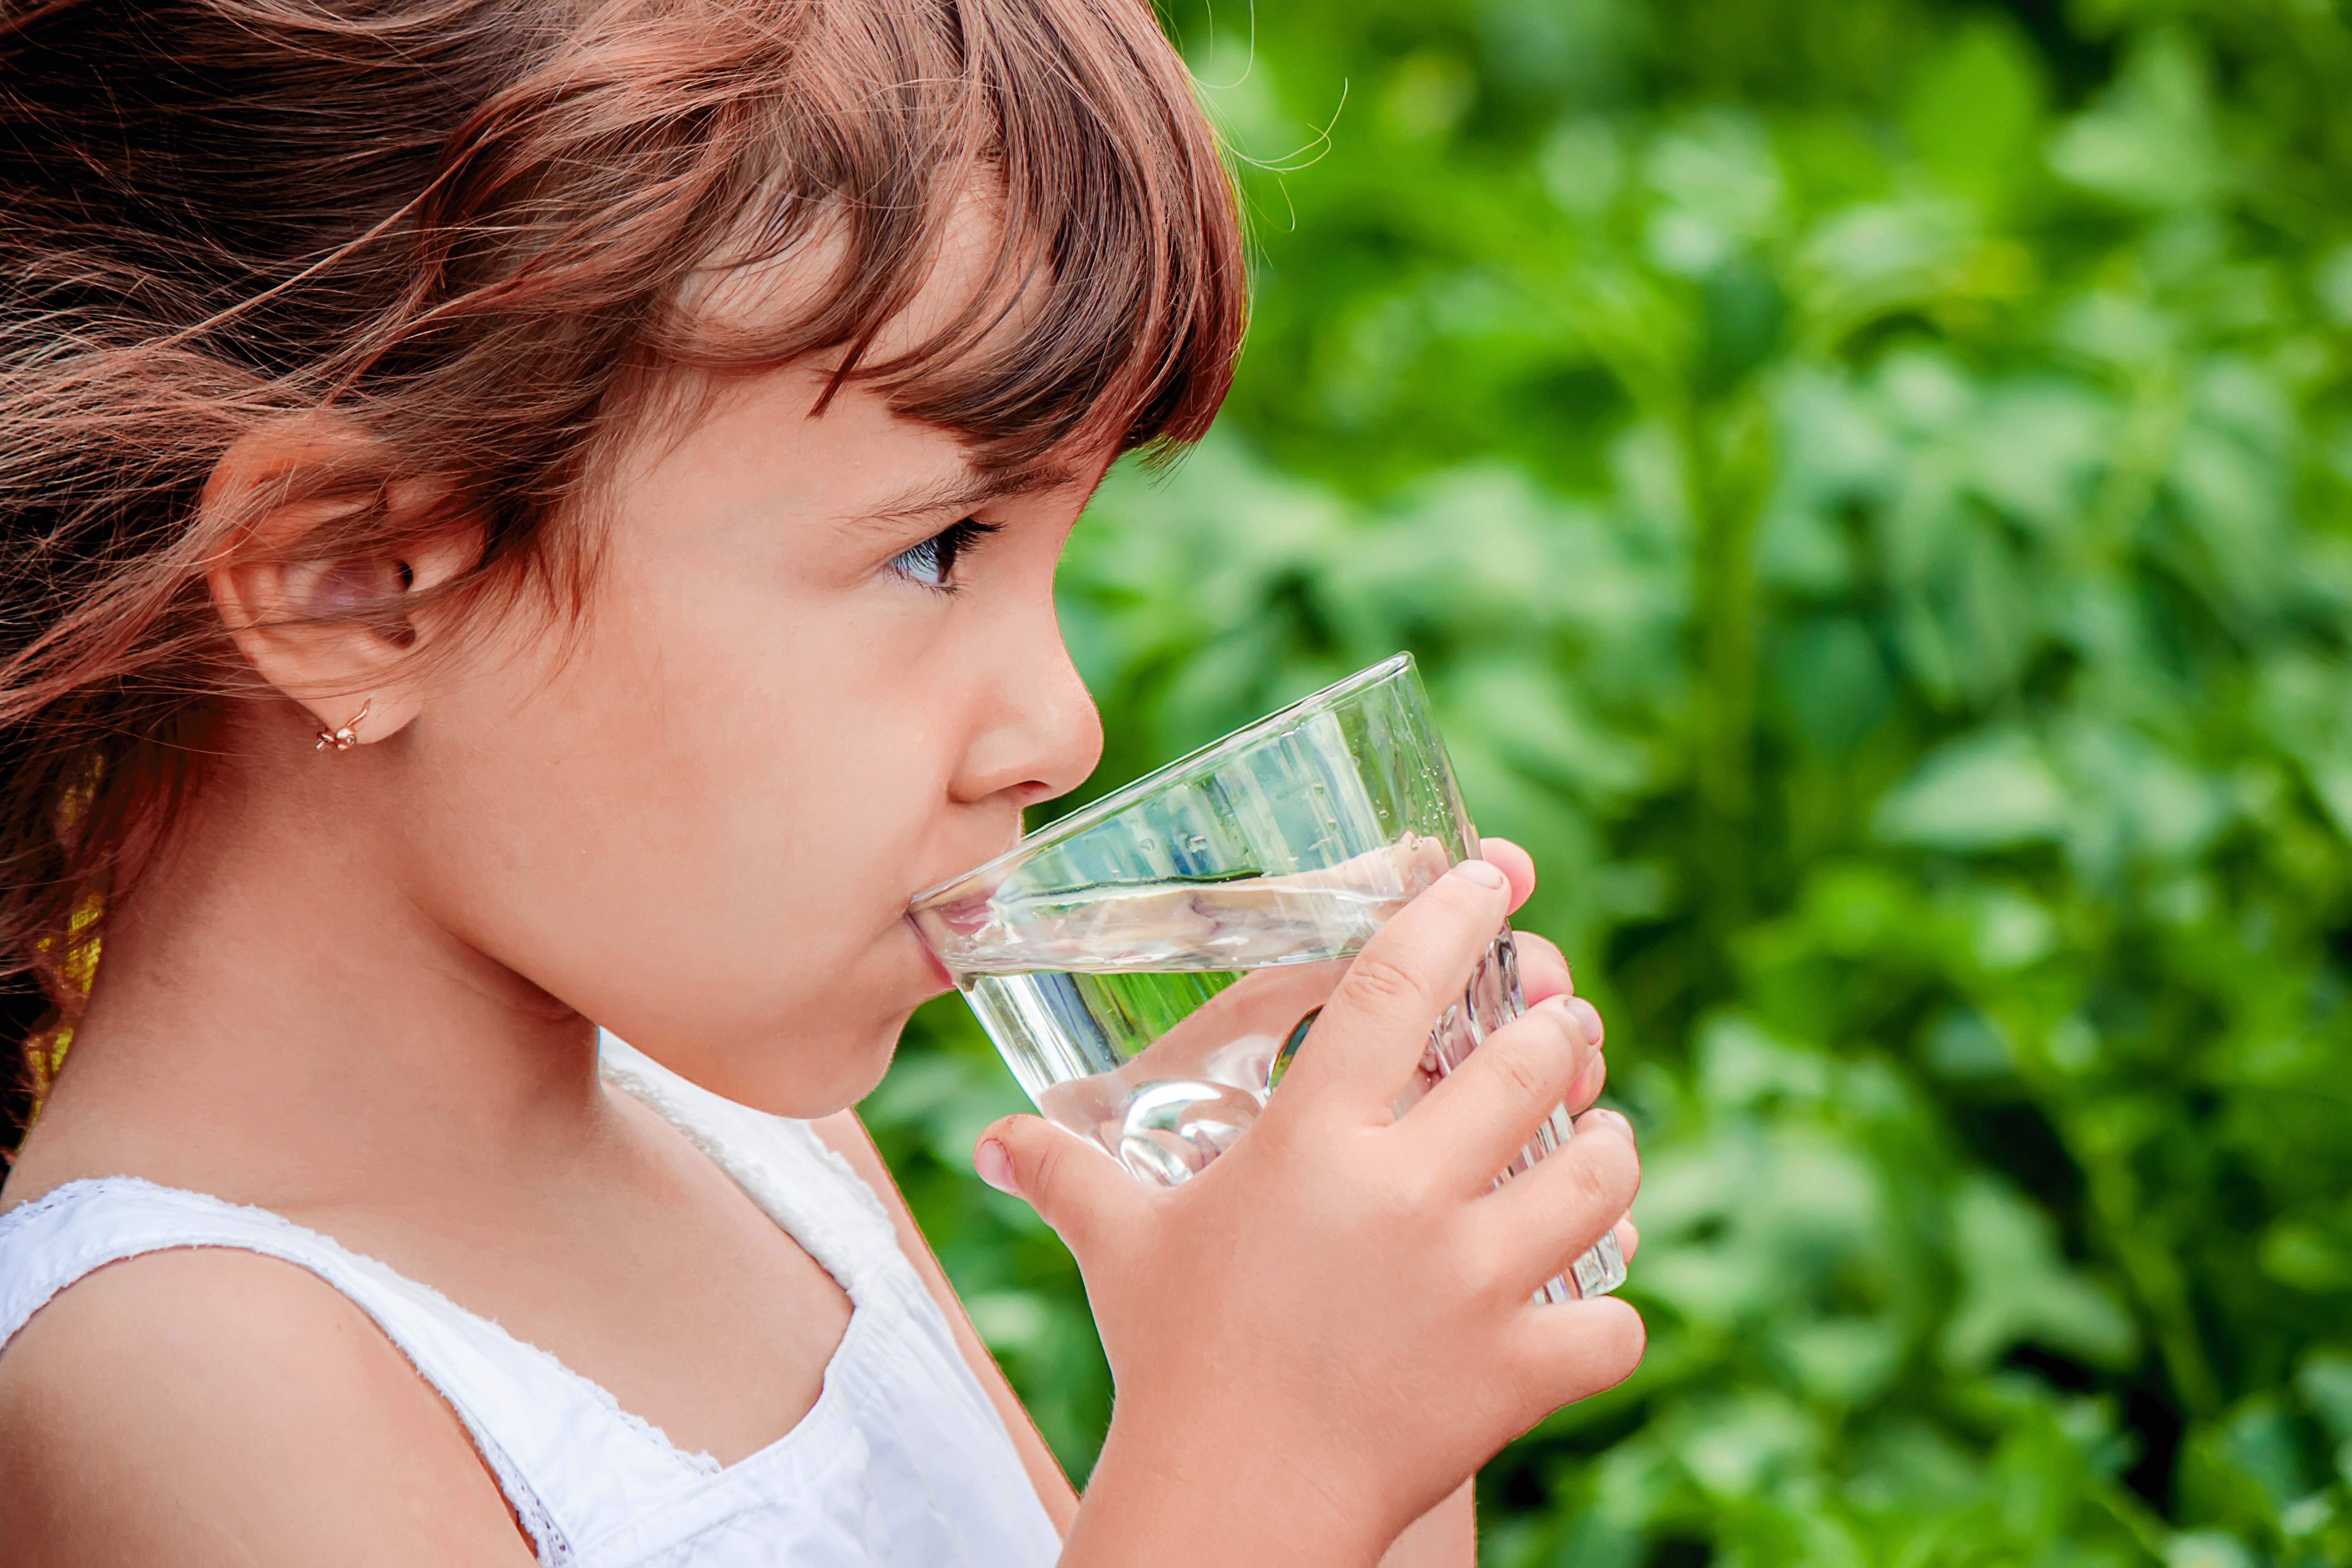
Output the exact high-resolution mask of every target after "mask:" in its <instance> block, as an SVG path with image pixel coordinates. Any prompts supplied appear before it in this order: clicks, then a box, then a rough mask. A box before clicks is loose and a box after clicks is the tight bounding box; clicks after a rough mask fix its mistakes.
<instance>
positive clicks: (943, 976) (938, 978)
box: [900, 915, 955, 991]
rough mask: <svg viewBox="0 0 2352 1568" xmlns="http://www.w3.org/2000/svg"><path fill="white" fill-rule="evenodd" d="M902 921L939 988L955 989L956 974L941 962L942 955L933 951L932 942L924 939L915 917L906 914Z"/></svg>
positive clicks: (944, 989)
mask: <svg viewBox="0 0 2352 1568" xmlns="http://www.w3.org/2000/svg"><path fill="white" fill-rule="evenodd" d="M900 923H901V924H902V925H904V926H905V927H906V928H907V935H908V937H909V938H911V939H912V940H913V942H914V943H915V951H916V952H919V953H921V954H922V955H923V967H924V968H926V969H928V970H929V971H930V974H931V979H932V981H933V982H934V983H936V984H937V985H938V988H939V989H940V990H941V991H952V990H954V989H955V976H954V975H952V974H950V973H948V966H947V965H946V964H944V963H940V955H939V954H938V953H936V952H932V951H931V944H930V943H929V942H925V941H924V940H923V933H922V932H921V931H919V930H918V929H916V926H915V917H914V916H912V915H907V916H904V917H902V918H901V921H900Z"/></svg>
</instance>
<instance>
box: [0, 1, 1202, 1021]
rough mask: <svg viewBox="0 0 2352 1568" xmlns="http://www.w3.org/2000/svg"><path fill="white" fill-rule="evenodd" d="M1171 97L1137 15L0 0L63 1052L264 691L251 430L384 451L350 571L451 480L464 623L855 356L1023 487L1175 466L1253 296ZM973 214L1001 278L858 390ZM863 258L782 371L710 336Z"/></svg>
mask: <svg viewBox="0 0 2352 1568" xmlns="http://www.w3.org/2000/svg"><path fill="white" fill-rule="evenodd" d="M1191 86H1192V84H1191V79H1190V78H1189V76H1188V75H1187V73H1186V72H1185V69H1184V67H1183V65H1182V64H1181V61H1180V60H1179V59H1178V58H1177V57H1176V55H1175V53H1174V51H1173V50H1172V49H1171V48H1170V47H1169V46H1168V44H1167V42H1166V41H1165V39H1164V38H1163V37H1161V35H1160V29H1159V26H1158V25H1157V23H1156V21H1155V19H1154V17H1153V16H1152V15H1151V13H1150V10H1149V9H1148V6H1147V4H1146V0H634V3H631V0H602V3H600V0H570V3H567V0H0V974H7V973H13V974H16V975H17V976H19V980H18V984H19V986H20V988H22V987H26V986H37V988H38V991H39V997H38V999H37V1001H38V1004H39V1005H42V1006H45V1007H46V1008H47V1009H48V1010H49V1015H50V1016H51V1017H52V1018H55V1017H58V1016H63V1017H65V1018H66V1019H67V1020H68V1021H69V1020H70V1016H71V1012H72V1009H73V1007H74V1005H75V1004H76V1001H77V998H78V987H77V985H76V984H75V981H76V978H77V968H78V966H79V965H83V964H86V963H87V962H88V955H89V943H90V942H91V941H92V940H93V939H94V936H95V932H96V930H97V927H96V924H95V923H94V922H91V921H89V911H90V910H92V909H93V908H94V907H95V899H94V895H104V896H105V897H107V898H110V899H112V900H120V899H121V896H122V895H123V892H124V890H125V884H126V883H127V880H128V878H129V876H130V874H131V869H132V860H131V857H129V856H128V855H127V853H126V850H125V846H126V844H131V843H133V842H135V841H136V835H137V834H138V833H139V832H140V831H141V830H142V828H143V827H146V826H153V825H154V824H156V823H158V822H161V821H163V820H166V819H168V816H169V813H170V810H171V805H172V802H173V800H174V799H175V798H176V796H177V794H178V792H180V791H182V790H184V789H185V788H186V787H187V785H188V784H189V782H190V780H191V778H192V776H193V773H192V770H193V768H194V764H195V762H196V760H197V758H198V756H199V755H200V743H201V741H202V738H203V736H204V734H205V727H206V725H207V724H208V723H209V722H210V721H211V720H212V718H213V717H215V716H216V715H217V714H218V713H219V712H220V711H221V710H222V704H223V702H224V700H226V699H227V698H228V697H230V696H232V695H234V694H235V693H236V691H237V690H238V689H239V680H240V671H241V668H242V667H241V665H240V664H239V663H238V661H237V660H236V658H234V655H233V651H232V650H231V649H230V648H229V647H227V645H226V638H225V636H224V634H223V631H222V628H221V626H220V623H219V621H218V618H217V616H215V615H214V614H212V613H211V608H210V605H209V602H208V599H207V596H206V594H205V585H204V582H203V577H204V574H205V571H206V570H207V569H208V568H210V567H211V566H213V565H215V564H217V563H219V562H220V561H221V560H222V559H223V558H224V557H225V554H226V552H229V551H231V550H232V549H234V548H236V542H237V538H238V534H239V530H237V529H236V528H234V527H232V526H227V525H225V524H222V523H220V522H218V521H215V522H211V523H207V522H206V521H204V520H203V518H202V517H201V516H200V514H199V508H198V504H197V503H198V498H199V496H200V495H201V493H202V490H203V487H204V485H205V480H206V479H207V477H208V475H209V474H210V472H211V470H212V468H213V467H214V465H215V463H216V462H217V461H218V459H219V458H220V457H221V455H222V454H223V452H224V451H225V450H226V448H227V447H228V446H229V445H230V444H231V443H232V442H233V441H235V440H236V438H237V437H239V436H240V435H241V434H242V433H243V432H245V431H247V430H248V429H251V428H253V427H254V426H256V425H257V423H258V422H260V421H263V420H266V419H268V418H271V417H273V416H278V415H281V414H284V413H287V412H289V411H293V410H299V409H304V408H311V407H318V406H321V405H331V406H333V407H335V408H337V409H338V410H339V411H340V412H341V413H342V414H343V415H345V416H347V417H349V418H351V419H352V420H354V421H356V422H358V423H359V424H360V425H361V426H362V427H363V428H364V429H365V430H366V431H367V432H368V434H370V435H371V436H372V437H374V439H373V441H372V442H370V443H368V444H367V445H366V447H365V449H366V450H367V451H368V452H369V453H370V454H372V455H371V456H370V457H369V458H367V459H366V460H365V461H364V462H359V461H356V460H355V462H354V464H353V465H352V468H351V469H350V471H346V472H338V473H336V474H334V475H332V476H331V477H330V478H328V479H324V480H321V481H320V484H321V485H322V486H323V487H324V489H327V490H331V491H333V492H335V493H338V494H341V495H343V496H346V497H348V499H349V500H351V501H352V506H351V507H350V508H349V509H348V511H347V513H346V514H345V515H344V516H343V517H342V519H341V521H339V522H338V523H337V524H335V525H334V535H335V537H334V539H333V541H332V542H331V543H332V549H333V551H334V552H336V553H338V554H348V555H350V556H352V557H361V556H368V555H382V554H385V553H390V552H394V551H395V550H396V549H397V548H398V547H399V546H400V545H401V544H403V543H404V542H407V541H406V540H404V539H395V538H393V537H390V532H391V531H392V530H393V529H394V523H393V522H392V521H390V516H391V511H390V509H389V508H387V507H386V506H384V505H383V494H384V491H385V487H386V486H388V485H389V484H391V483H392V482H393V481H394V480H395V479H401V478H404V477H415V476H431V477H433V478H435V479H437V480H440V481H442V482H444V483H446V485H447V486H448V487H449V489H448V498H449V499H448V500H447V501H446V506H447V507H448V508H450V509H454V510H457V511H458V512H461V513H462V514H463V516H464V518H465V520H466V521H467V522H468V523H470V524H472V525H473V526H476V527H478V528H479V529H480V530H481V531H482V535H483V538H484V540H485V544H486V548H485V551H484V553H483V556H482V560H481V563H480V564H479V565H478V567H477V568H476V569H475V570H474V572H473V573H471V574H469V575H468V577H467V583H466V584H464V586H465V587H466V588H467V591H473V592H480V591H489V590H493V589H497V588H499V587H501V586H506V587H511V586H512V585H513V584H518V583H520V582H523V581H525V580H527V579H530V578H532V577H533V576H534V575H536V576H538V577H540V578H541V579H543V580H545V581H548V582H554V581H556V580H557V579H558V578H559V577H560V576H561V575H562V574H561V573H560V572H558V571H556V570H555V569H554V565H553V564H551V563H563V562H567V561H569V562H571V563H572V565H573V566H575V567H576V566H577V564H578V562H579V560H581V559H583V557H582V555H581V552H579V551H578V550H577V549H576V541H568V540H567V539H566V537H565V535H566V532H567V530H566V529H565V528H564V527H562V526H561V522H560V520H562V519H563V518H565V517H567V516H571V515H574V514H575V513H576V510H577V509H568V508H567V507H566V505H565V503H566V502H568V501H570V500H572V499H573V498H574V496H575V494H576V493H577V491H578V490H579V489H580V486H581V483H582V480H583V475H584V474H585V473H586V471H587V468H588V465H589V463H590V460H591V458H592V457H593V453H594V452H595V450H596V449H597V446H598V442H599V439H600V437H603V436H604V435H605V434H606V433H608V432H609V431H611V430H613V429H614V428H615V427H616V426H621V425H624V424H625V423H626V422H627V420H628V419H630V418H632V417H635V408H636V407H637V405H635V404H633V403H632V401H631V398H630V396H629V395H628V389H629V387H630V386H631V385H632V384H635V383H641V382H642V381H643V380H644V379H645V376H644V374H642V373H645V372H647V371H656V372H657V371H658V370H659V369H660V368H661V367H662V366H665V365H678V364H683V365H691V366H697V367H701V368H705V369H711V370H730V369H747V368H756V367H761V366H766V365H773V364H778V363H783V362H785V361H788V360H791V359H793V358H796V357H798V356H802V355H805V354H812V353H838V354H839V355H840V363H841V371H840V373H839V374H841V375H844V376H854V377H856V378H858V379H861V380H864V381H867V382H870V383H872V384H875V385H876V386H877V388H878V389H879V390H881V391H882V392H883V393H884V394H885V395H887V397H888V398H889V400H890V402H891V404H892V405H893V406H894V407H895V408H896V409H897V410H898V411H899V412H900V413H902V414H904V415H907V416H911V417H914V418H918V419H921V420H926V421H929V422H932V423H936V424H938V425H940V426H946V427H948V428H950V429H952V430H955V431H957V432H959V433H960V434H961V435H962V436H963V437H965V438H966V440H967V441H968V443H969V444H970V447H971V450H972V451H973V452H974V454H975V458H976V460H977V461H979V462H980V463H981V464H982V466H985V467H990V468H999V469H1002V468H1020V467H1023V466H1024V465H1026V464H1028V463H1030V462H1032V461H1034V459H1037V458H1041V457H1042V456H1043V455H1044V454H1045V453H1046V452H1047V451H1049V450H1052V449H1055V448H1058V447H1063V446H1065V445H1066V443H1069V442H1071V441H1073V440H1094V441H1098V442H1099V443H1100V444H1102V445H1104V446H1116V447H1118V448H1119V449H1122V450H1124V449H1129V448H1132V447H1138V446H1145V445H1150V444H1152V443H1171V442H1181V441H1187V440H1191V439H1193V438H1195V437H1199V436H1200V435H1201V434H1202V431H1203V430H1204V429H1205V428H1206V426H1207V425H1208V423H1209V421H1210V419H1211V417H1212V416H1213V414H1214V413H1215V410H1216V407H1217V405H1218V404H1219V403H1220V402H1221V401H1222V399H1223V395H1224V392H1225V389H1226V385H1227V383H1228V381H1229V378H1230V374H1231V366H1232V360H1233V356H1234V351H1235V348H1236V346H1237V344H1238V342H1239V338H1240V334H1241V330H1242V319H1243V314H1244V271H1243V264H1242V257H1241V243H1240V236H1239V231H1238V224H1237V219H1236V216H1235V213H1234V200H1233V195H1232V187H1231V184H1230V181H1229V179H1228V177H1227V174H1226V172H1225V170H1224V168H1223V164H1222V162H1221V159H1220V156H1219V152H1218V148H1217V146H1216V143H1215V141H1214V138H1213V134H1212V132H1210V130H1209V128H1208V126H1207V124H1206V123H1205V121H1204V120H1203V118H1202V115H1201V113H1200V111H1199V110H1198V108H1197V106H1196V105H1195V103H1194V102H1193V100H1192V91H1191ZM975 188H978V189H980V190H981V191H982V193H983V194H984V195H986V196H987V197H989V198H990V199H992V201H993V202H994V204H995V208H996V211H997V214H998V216H999V217H1000V220H1001V235H1002V244H1001V247H1000V248H999V251H998V254H997V257H996V259H995V262H994V267H993V271H992V273H991V275H990V276H989V277H988V279H986V282H985V284H984V286H983V287H982V288H981V289H979V290H978V291H977V293H976V294H975V295H974V296H973V297H972V299H971V301H970V302H969V304H968V305H967V306H966V307H965V308H964V309H963V310H962V312H961V314H960V315H959V316H957V317H956V319H954V320H952V321H949V322H947V323H946V324H945V325H944V326H942V327H941V328H940V329H939V330H938V331H936V332H935V333H934V334H933V335H931V337H930V338H929V341H927V342H921V343H919V344H917V345H915V346H914V347H912V348H910V349H908V350H907V351H905V352H903V353H897V354H895V355H893V356H892V357H889V358H887V360H877V359H875V358H874V357H873V356H872V354H871V353H870V351H871V349H872V346H873V344H874V342H875V334H876V332H877V330H878V329H879V328H880V327H881V326H882V325H883V324H884V323H885V322H887V321H889V320H891V319H892V318H893V317H895V316H896V315H898V312H899V311H900V310H901V309H902V308H903V307H904V306H905V305H906V304H907V302H908V300H910V299H911V297H912V296H913V295H914V293H915V292H916V290H917V289H919V287H920V286H921V284H922V283H923V281H924V279H925V277H926V275H927V272H928V269H929V266H930V264H931V262H932V259H933V258H934V256H935V254H936V252H937V248H938V246H939V243H940V237H941V233H942V229H943V226H945V224H946V223H947V221H948V218H949V216H950V213H951V212H952V211H953V210H954V209H955V207H956V206H957V205H958V204H959V203H960V202H961V201H964V200H966V199H968V198H969V196H970V195H971V193H972V192H973V191H974V190H975ZM836 247H837V254H838V262H837V264H836V265H832V266H830V267H828V268H822V270H823V273H824V275H823V276H820V277H817V278H814V279H812V280H811V281H810V284H809V286H808V287H807V288H805V289H800V290H797V291H795V292H796V295H797V297H795V298H793V299H791V300H781V301H778V302H777V308H778V309H780V310H782V311H783V312H784V313H783V315H782V317H781V318H780V319H771V320H764V321H761V323H760V325H759V327H758V328H757V329H756V330H754V329H752V328H750V327H745V326H741V325H737V326H734V327H730V328H729V329H727V330H725V331H721V330H719V328H718V327H717V326H716V325H714V323H713V322H711V321H709V320H704V319H698V316H697V314H696V313H695V312H694V311H693V310H690V309H688V300H689V299H690V297H691V296H692V295H693V294H694V292H695V290H696V288H697V286H698V284H700V283H702V282H704V281H707V279H705V278H702V277H698V274H699V273H704V272H707V270H708V269H709V268H710V267H711V265H712V263H713V258H718V257H722V256H723V257H725V258H727V260H728V262H730V264H732V263H742V264H747V265H757V264H763V263H772V262H779V261H781V262H784V263H787V264H790V263H792V262H793V261H796V260H798V259H800V258H830V257H832V256H833V255H834V254H835V250H836ZM800 270H801V271H803V272H805V271H807V270H809V268H800ZM796 275H797V274H796ZM1016 308H1017V309H1016ZM983 339H984V340H985V341H984V342H983ZM633 377H634V378H635V383H633ZM836 384H838V382H836ZM445 521H446V514H445ZM551 525H554V526H551ZM410 531H411V533H412V534H413V532H414V527H413V525H411V527H410ZM323 552H324V551H323V549H322V551H321V553H323ZM26 996H29V991H26V993H25V996H20V998H19V1003H20V1005H19V1007H18V1012H19V1014H20V1015H21V1014H22V1013H23V1011H24V1009H23V1006H22V1005H21V1004H22V1003H23V1002H24V1000H25V997H26Z"/></svg>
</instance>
